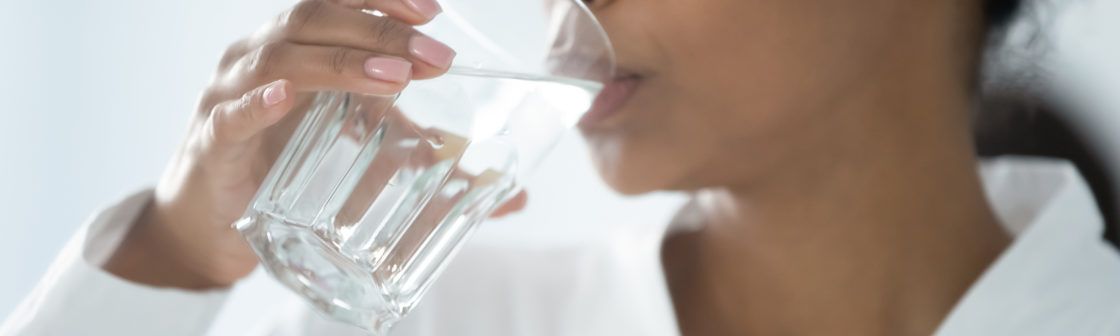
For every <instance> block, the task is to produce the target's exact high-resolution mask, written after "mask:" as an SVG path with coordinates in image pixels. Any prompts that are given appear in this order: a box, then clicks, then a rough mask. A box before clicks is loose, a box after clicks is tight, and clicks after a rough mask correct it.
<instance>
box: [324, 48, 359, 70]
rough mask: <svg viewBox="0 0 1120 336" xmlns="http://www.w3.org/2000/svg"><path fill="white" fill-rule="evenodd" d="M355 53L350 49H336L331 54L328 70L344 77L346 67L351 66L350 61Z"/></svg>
mask: <svg viewBox="0 0 1120 336" xmlns="http://www.w3.org/2000/svg"><path fill="white" fill-rule="evenodd" d="M353 52H354V51H353V50H351V49H350V48H343V47H339V48H335V49H334V50H333V51H331V53H330V59H328V60H327V68H328V69H329V70H330V71H331V73H333V74H336V75H342V74H343V73H345V72H346V65H347V64H349V62H348V60H350V58H351V55H352V54H353Z"/></svg>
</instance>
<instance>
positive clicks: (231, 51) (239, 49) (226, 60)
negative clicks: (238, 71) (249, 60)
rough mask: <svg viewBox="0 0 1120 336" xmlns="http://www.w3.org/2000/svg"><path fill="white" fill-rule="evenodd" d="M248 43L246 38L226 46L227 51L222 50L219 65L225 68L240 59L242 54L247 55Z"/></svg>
mask: <svg viewBox="0 0 1120 336" xmlns="http://www.w3.org/2000/svg"><path fill="white" fill-rule="evenodd" d="M246 45H248V42H246V40H244V39H242V40H237V41H236V42H233V43H230V45H229V46H227V47H226V49H225V51H223V52H222V58H221V60H220V61H219V62H218V66H219V67H220V68H222V69H225V68H227V67H229V66H230V65H231V64H233V62H235V61H237V60H238V59H240V58H241V56H244V55H245V49H246Z"/></svg>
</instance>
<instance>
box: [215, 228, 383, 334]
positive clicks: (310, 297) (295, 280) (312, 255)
mask: <svg viewBox="0 0 1120 336" xmlns="http://www.w3.org/2000/svg"><path fill="white" fill-rule="evenodd" d="M237 229H238V230H240V231H241V232H242V235H243V236H244V237H245V238H246V240H248V241H249V244H250V245H251V246H252V247H253V249H254V250H256V251H257V254H258V255H261V256H267V257H266V258H262V260H261V266H263V267H264V268H265V270H267V271H268V273H269V274H270V275H272V277H274V278H275V279H277V280H279V281H280V282H281V283H283V284H284V285H285V286H287V287H288V288H290V289H292V290H293V291H296V292H297V293H299V294H300V296H302V297H303V298H305V299H306V300H307V301H308V302H309V303H311V305H312V306H314V307H315V308H316V310H318V311H319V312H320V313H322V314H324V315H326V316H327V317H329V318H333V319H336V320H340V321H341V322H345V323H349V324H351V325H354V326H358V327H360V328H362V329H364V330H366V331H368V332H371V333H373V335H377V336H381V335H385V334H386V333H387V332H388V330H389V329H390V328H391V327H392V325H393V324H394V323H396V322H397V321H399V320H400V319H401V318H402V317H403V315H404V313H405V312H403V311H400V310H399V309H395V308H394V307H399V306H400V305H398V304H395V303H394V300H393V299H391V297H390V295H389V294H388V293H382V292H381V291H380V289H379V288H383V287H382V286H378V285H377V281H376V280H375V279H374V278H373V276H372V275H371V274H370V272H369V271H367V270H364V269H362V268H360V267H358V265H356V264H355V263H354V262H353V261H351V260H349V259H348V258H346V257H344V256H342V255H340V254H339V253H338V252H337V250H335V249H334V248H332V247H331V245H330V244H329V243H328V242H327V241H325V240H323V239H322V238H321V237H319V236H317V235H316V234H315V233H314V232H313V231H312V230H311V229H310V228H308V227H306V226H303V225H300V224H298V223H291V222H289V221H285V220H283V219H281V218H279V217H278V216H275V215H272V214H268V213H257V214H256V215H255V216H246V217H244V218H243V219H242V220H241V221H239V222H238V223H237Z"/></svg>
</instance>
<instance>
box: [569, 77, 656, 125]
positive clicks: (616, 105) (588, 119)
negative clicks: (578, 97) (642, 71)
mask: <svg viewBox="0 0 1120 336" xmlns="http://www.w3.org/2000/svg"><path fill="white" fill-rule="evenodd" d="M641 82H642V78H641V77H640V76H637V75H625V76H621V77H617V78H615V79H614V80H612V81H611V82H610V83H607V85H605V86H603V91H600V92H599V96H598V97H596V98H595V102H594V103H592V104H591V110H590V111H588V112H587V113H586V114H584V115H583V118H582V119H580V126H592V125H598V124H602V123H604V122H606V121H607V120H608V119H611V117H613V116H615V115H617V114H618V112H619V111H620V110H621V109H622V106H623V105H626V101H627V100H629V99H630V96H632V95H633V94H634V91H636V90H637V88H638V85H639V84H641Z"/></svg>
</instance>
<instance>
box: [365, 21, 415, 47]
mask: <svg viewBox="0 0 1120 336" xmlns="http://www.w3.org/2000/svg"><path fill="white" fill-rule="evenodd" d="M370 22H371V23H370V27H369V30H370V34H365V36H368V37H367V38H369V39H370V43H373V44H380V45H387V44H392V43H395V42H398V41H403V40H404V39H405V38H406V36H409V35H411V31H412V28H411V27H409V26H407V25H405V24H404V23H400V22H397V21H396V20H393V19H389V18H383V17H373V20H371V21H370Z"/></svg>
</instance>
